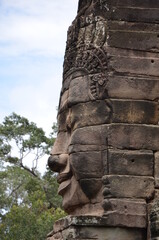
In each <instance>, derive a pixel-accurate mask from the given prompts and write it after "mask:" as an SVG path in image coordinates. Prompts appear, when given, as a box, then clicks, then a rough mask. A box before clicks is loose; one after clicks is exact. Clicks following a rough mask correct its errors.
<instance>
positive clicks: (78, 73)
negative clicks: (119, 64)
mask: <svg viewBox="0 0 159 240" xmlns="http://www.w3.org/2000/svg"><path fill="white" fill-rule="evenodd" d="M106 95H107V91H106V76H104V75H103V74H102V73H99V74H98V73H97V74H96V75H94V76H92V75H91V74H90V73H89V72H88V71H87V70H86V69H82V68H78V69H73V70H72V71H70V72H69V73H68V74H67V76H66V78H65V81H64V83H63V89H62V94H61V99H60V105H59V112H58V126H59V133H58V136H57V139H56V142H55V144H54V147H53V150H52V152H51V156H50V158H49V162H48V163H49V167H50V168H51V169H52V170H53V171H56V172H58V173H59V175H58V177H57V181H58V183H59V184H60V185H59V190H58V192H59V194H60V195H62V197H63V207H64V209H65V210H66V211H67V212H68V213H71V214H72V212H73V209H74V208H77V206H82V205H86V204H95V203H98V202H101V199H100V198H101V196H102V194H101V190H102V180H101V179H102V176H103V174H104V164H105V159H106V154H107V142H106V135H105V134H103V133H104V131H105V129H104V125H103V124H105V123H109V122H110V117H111V112H112V111H111V102H110V101H109V100H108V99H107V98H105V97H106Z"/></svg>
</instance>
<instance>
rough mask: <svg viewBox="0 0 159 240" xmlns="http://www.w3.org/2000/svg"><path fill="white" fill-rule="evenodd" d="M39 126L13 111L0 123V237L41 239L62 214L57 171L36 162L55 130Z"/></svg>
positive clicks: (8, 238)
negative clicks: (42, 170)
mask: <svg viewBox="0 0 159 240" xmlns="http://www.w3.org/2000/svg"><path fill="white" fill-rule="evenodd" d="M52 130H53V131H52V133H51V134H50V136H49V137H47V136H46V134H45V132H44V130H43V129H42V128H39V127H37V125H36V124H35V123H33V122H29V120H28V119H26V118H24V117H21V116H20V115H17V114H16V113H12V114H11V115H10V116H7V117H5V119H4V121H3V123H1V124H0V160H1V161H0V239H2V240H11V239H14V240H19V239H21V240H28V239H29V240H35V239H38V240H43V239H45V238H46V235H47V233H49V231H50V230H51V229H52V224H53V222H54V221H56V220H57V219H59V218H60V217H63V216H65V213H64V211H63V210H62V209H61V198H60V197H59V196H58V195H57V189H58V185H57V182H56V174H54V173H52V172H51V171H50V170H49V169H47V168H46V171H45V173H44V175H41V174H40V173H39V172H38V170H37V167H38V163H39V161H42V159H43V157H44V156H45V155H46V154H48V153H49V151H50V148H51V146H52V145H53V143H54V140H55V137H54V136H55V133H56V130H57V126H56V124H53V127H52Z"/></svg>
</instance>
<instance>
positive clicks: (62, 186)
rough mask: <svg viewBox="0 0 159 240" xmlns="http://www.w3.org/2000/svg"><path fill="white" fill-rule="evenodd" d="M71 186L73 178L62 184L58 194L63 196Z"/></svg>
mask: <svg viewBox="0 0 159 240" xmlns="http://www.w3.org/2000/svg"><path fill="white" fill-rule="evenodd" d="M70 184H71V178H69V179H67V180H65V181H63V182H61V183H60V185H59V188H58V194H59V195H61V196H63V195H64V193H65V191H66V190H67V188H68V187H69V185H70Z"/></svg>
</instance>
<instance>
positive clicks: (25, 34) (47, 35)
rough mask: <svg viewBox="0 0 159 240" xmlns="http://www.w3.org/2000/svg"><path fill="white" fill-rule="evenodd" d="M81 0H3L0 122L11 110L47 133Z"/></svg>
mask: <svg viewBox="0 0 159 240" xmlns="http://www.w3.org/2000/svg"><path fill="white" fill-rule="evenodd" d="M77 5H78V0H0V109H1V110H0V121H1V122H2V120H3V118H4V117H5V116H7V115H9V114H11V113H12V112H13V111H14V112H16V113H17V114H20V115H22V116H24V117H27V118H28V119H29V120H30V121H34V122H35V123H37V125H38V126H39V127H42V128H43V129H44V130H45V131H47V132H49V131H50V129H51V125H52V122H55V121H56V114H57V112H56V107H57V106H58V99H59V94H60V89H61V83H62V65H63V57H64V51H65V42H66V34H67V29H68V26H69V25H70V24H71V22H72V21H73V19H74V18H75V16H76V12H77Z"/></svg>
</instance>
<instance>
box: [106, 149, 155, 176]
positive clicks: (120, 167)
mask: <svg viewBox="0 0 159 240" xmlns="http://www.w3.org/2000/svg"><path fill="white" fill-rule="evenodd" d="M153 166H154V156H153V152H152V151H146V150H144V151H130V150H128V151H126V150H115V149H109V150H108V169H109V174H110V175H114V174H117V175H134V176H153Z"/></svg>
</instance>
